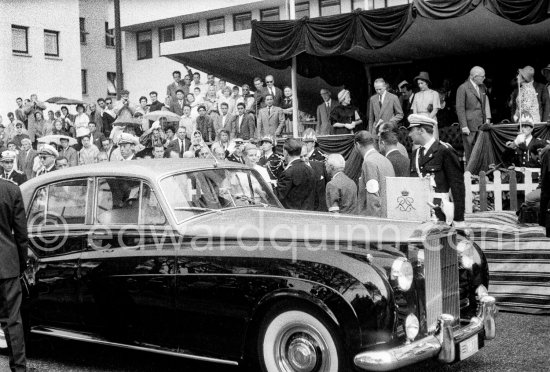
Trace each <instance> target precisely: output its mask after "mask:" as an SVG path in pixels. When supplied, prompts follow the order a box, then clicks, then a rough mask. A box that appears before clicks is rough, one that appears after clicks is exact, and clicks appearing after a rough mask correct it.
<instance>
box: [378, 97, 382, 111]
mask: <svg viewBox="0 0 550 372" xmlns="http://www.w3.org/2000/svg"><path fill="white" fill-rule="evenodd" d="M378 105H380V108H382V95H379V96H378Z"/></svg>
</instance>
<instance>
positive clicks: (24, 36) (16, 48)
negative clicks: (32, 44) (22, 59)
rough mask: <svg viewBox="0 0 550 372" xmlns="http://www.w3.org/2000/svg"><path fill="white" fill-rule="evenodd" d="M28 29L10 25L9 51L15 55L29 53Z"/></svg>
mask: <svg viewBox="0 0 550 372" xmlns="http://www.w3.org/2000/svg"><path fill="white" fill-rule="evenodd" d="M28 33H29V28H28V27H23V26H15V25H11V49H12V51H13V52H15V53H26V54H28V53H29V37H28V36H29V35H28Z"/></svg>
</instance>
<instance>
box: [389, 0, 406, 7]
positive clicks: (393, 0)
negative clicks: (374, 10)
mask: <svg viewBox="0 0 550 372" xmlns="http://www.w3.org/2000/svg"><path fill="white" fill-rule="evenodd" d="M410 2H411V0H386V6H387V7H388V6H397V5H405V4H409V3H410Z"/></svg>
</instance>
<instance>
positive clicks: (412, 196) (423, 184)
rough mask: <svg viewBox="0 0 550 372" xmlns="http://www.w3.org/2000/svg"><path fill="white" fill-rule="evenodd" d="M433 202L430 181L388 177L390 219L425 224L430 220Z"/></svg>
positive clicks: (387, 190)
mask: <svg viewBox="0 0 550 372" xmlns="http://www.w3.org/2000/svg"><path fill="white" fill-rule="evenodd" d="M432 200H433V197H432V188H431V186H430V180H429V179H426V178H419V177H387V178H386V203H387V204H386V205H387V206H388V218H391V219H398V220H407V221H419V222H425V221H428V220H430V217H431V208H430V206H429V205H428V202H431V201H432Z"/></svg>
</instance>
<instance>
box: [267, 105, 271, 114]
mask: <svg viewBox="0 0 550 372" xmlns="http://www.w3.org/2000/svg"><path fill="white" fill-rule="evenodd" d="M267 114H268V115H271V107H268V108H267Z"/></svg>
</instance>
